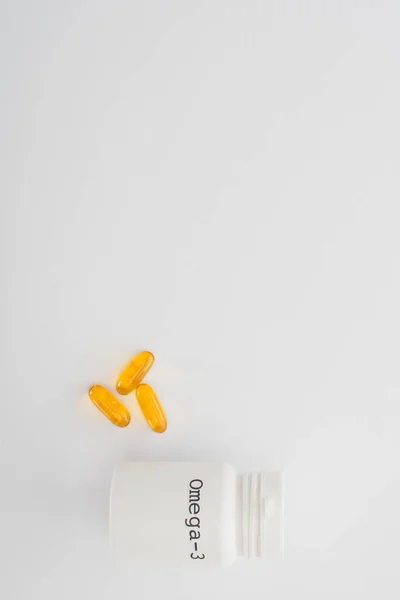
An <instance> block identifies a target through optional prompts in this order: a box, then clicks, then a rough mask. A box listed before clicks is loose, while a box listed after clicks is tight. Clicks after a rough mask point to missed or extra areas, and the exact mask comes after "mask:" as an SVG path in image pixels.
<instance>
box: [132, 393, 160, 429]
mask: <svg viewBox="0 0 400 600" xmlns="http://www.w3.org/2000/svg"><path fill="white" fill-rule="evenodd" d="M136 398H137V400H138V402H139V406H140V409H141V411H142V413H143V416H144V418H145V419H146V421H147V423H148V425H149V427H151V429H152V430H153V431H155V432H156V433H164V431H165V430H166V429H167V419H166V418H165V414H164V411H163V409H162V408H161V404H160V403H159V401H158V398H157V396H156V394H155V392H154V390H153V388H152V387H150V386H149V385H147V383H142V384H141V385H139V386H138V387H137V388H136Z"/></svg>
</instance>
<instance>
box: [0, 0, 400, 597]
mask: <svg viewBox="0 0 400 600" xmlns="http://www.w3.org/2000/svg"><path fill="white" fill-rule="evenodd" d="M0 23H1V25H0V27H1V36H0V39H1V45H2V52H1V56H2V77H1V83H0V86H1V98H2V100H1V102H2V112H1V120H2V123H3V126H2V136H1V147H2V153H3V159H2V166H3V171H4V172H3V175H2V179H1V242H2V250H3V252H2V277H1V292H2V293H1V302H2V311H1V325H2V335H1V364H2V374H3V377H2V392H1V403H2V409H3V410H2V415H1V419H0V435H1V454H0V457H1V458H0V460H1V500H0V502H1V524H0V526H1V535H0V552H1V556H0V559H1V562H0V564H1V571H2V573H1V577H0V595H1V597H2V598H6V599H7V600H12V599H14V598H17V599H25V598H29V599H30V600H37V599H40V600H54V598H57V599H58V600H64V599H70V598H74V599H76V600H83V599H87V598H90V599H92V598H93V599H94V598H95V599H96V600H103V599H105V600H111V599H112V600H115V599H117V598H119V597H132V598H146V600H147V599H148V600H155V599H158V598H167V599H171V600H172V599H174V600H180V599H182V600H184V599H185V600H186V599H187V598H189V597H190V598H191V600H200V599H204V598H205V597H210V598H221V597H227V598H228V597H229V598H235V599H236V598H237V599H239V598H243V597H250V598H252V599H256V598H260V599H261V598H266V597H269V598H274V599H278V600H281V599H282V600H292V599H293V598H297V599H303V598H304V599H307V600H313V599H316V600H317V599H318V600H320V598H324V599H325V600H330V599H335V600H336V599H337V598H338V597H340V598H342V599H346V600H347V599H352V598H361V597H362V598H366V597H368V598H377V597H385V600H390V599H392V598H393V599H394V598H396V599H398V598H399V594H400V575H399V534H400V511H399V504H400V343H399V336H400V317H399V312H400V268H399V261H400V236H399V217H400V209H399V198H400V194H399V193H400V179H399V159H400V152H399V135H400V119H399V106H400V84H399V72H400V69H399V67H400V38H399V35H398V32H399V24H400V6H399V3H398V2H396V1H395V0H393V1H392V2H390V1H387V2H386V1H383V2H370V3H366V2H362V1H361V0H359V1H356V0H350V1H348V0H347V1H346V2H344V1H339V2H318V1H316V0H315V1H314V2H312V1H305V2H297V1H295V0H293V1H292V2H289V1H283V2H228V1H225V2H223V1H220V2H219V1H217V2H199V3H195V2H178V1H169V2H164V1H161V0H160V1H159V2H155V1H150V2H145V1H143V2H129V1H119V0H116V1H115V2H110V1H108V0H107V1H106V0H100V1H99V0H96V1H95V0H88V1H85V2H82V1H81V0H79V2H78V1H72V0H71V1H70V2H61V1H58V2H46V1H45V0H38V1H37V2H28V1H26V2H22V1H16V2H11V1H6V2H3V3H2V5H1V18H0ZM143 348H148V349H150V350H151V351H153V352H154V354H155V356H156V365H155V367H154V369H153V371H152V372H151V376H150V377H149V379H148V380H149V382H151V383H153V384H154V386H155V387H156V388H157V391H158V393H159V397H160V399H161V400H162V402H163V405H164V408H165V411H166V413H167V415H168V418H169V429H168V432H167V433H166V434H165V435H162V436H157V435H154V434H153V433H152V432H151V431H150V430H148V429H147V428H146V426H145V424H144V423H143V421H142V419H141V417H140V416H139V414H138V411H137V407H136V406H135V403H134V400H133V399H129V400H128V404H129V406H130V407H131V408H132V411H133V423H132V425H131V426H130V427H128V428H127V429H126V430H124V431H121V430H119V429H117V428H113V427H112V426H111V425H110V424H109V423H108V422H107V421H106V420H105V419H104V418H103V417H102V415H101V414H100V413H98V412H96V410H95V409H94V408H93V407H92V406H90V405H89V403H88V402H87V401H86V400H83V399H82V397H83V394H84V392H85V391H86V389H87V388H88V386H89V385H90V384H93V383H96V382H97V383H102V384H106V385H109V386H112V385H113V382H114V381H115V375H116V372H117V371H118V369H119V368H120V367H121V365H122V364H123V363H124V362H125V361H126V360H127V359H128V358H129V357H130V355H131V354H132V353H133V352H135V351H137V350H141V349H143ZM129 459H133V460H135V459H140V460H160V459H161V460H164V459H165V460H173V459H178V460H179V459H186V460H210V459H211V460H224V461H228V462H230V463H232V464H233V465H235V467H236V468H237V469H238V470H241V471H248V470H250V469H252V468H255V469H271V468H278V469H279V468H283V469H285V472H286V500H287V502H286V526H287V536H286V556H287V560H286V561H285V562H284V563H282V564H277V565H270V564H268V563H267V564H265V563H263V562H261V561H257V560H256V561H248V562H243V563H242V564H240V565H237V566H236V567H234V568H233V569H230V570H229V571H215V572H213V573H211V574H207V575H204V576H202V577H197V578H196V579H193V576H192V575H191V574H190V573H185V572H163V573H161V574H159V573H157V574H155V573H152V572H146V571H143V570H139V569H137V570H136V571H134V572H132V576H131V577H127V578H126V577H121V576H120V575H119V574H118V573H116V572H115V571H114V569H113V567H112V566H111V565H110V561H109V555H108V552H107V504H108V492H109V484H110V477H111V473H112V469H113V467H114V465H115V463H116V462H117V461H119V460H129ZM155 575H159V577H158V578H155Z"/></svg>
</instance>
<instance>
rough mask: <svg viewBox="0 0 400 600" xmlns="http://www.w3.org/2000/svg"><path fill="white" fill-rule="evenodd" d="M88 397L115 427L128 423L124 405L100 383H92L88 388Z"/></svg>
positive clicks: (129, 418) (128, 419) (128, 415)
mask: <svg viewBox="0 0 400 600" xmlns="http://www.w3.org/2000/svg"><path fill="white" fill-rule="evenodd" d="M89 398H90V399H91V401H92V402H93V404H94V405H95V406H97V408H98V409H99V410H101V412H102V413H103V415H105V416H106V417H107V419H110V421H111V423H114V425H117V427H126V426H127V425H129V423H130V420H131V417H130V414H129V412H128V411H127V409H126V408H125V406H124V405H123V404H121V402H118V400H117V399H116V398H114V396H113V395H112V394H111V393H110V392H109V391H108V390H106V389H105V388H103V387H102V386H101V385H94V386H93V387H91V388H90V390H89Z"/></svg>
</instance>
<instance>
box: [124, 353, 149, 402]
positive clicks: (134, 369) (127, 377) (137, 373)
mask: <svg viewBox="0 0 400 600" xmlns="http://www.w3.org/2000/svg"><path fill="white" fill-rule="evenodd" d="M153 363H154V356H153V355H152V353H151V352H141V353H140V354H138V355H137V356H135V358H134V359H133V360H132V361H131V362H130V363H129V365H128V366H126V367H125V369H124V370H123V371H122V373H121V374H120V376H119V377H118V381H117V384H116V388H117V392H118V394H121V396H126V394H130V393H131V392H133V390H134V389H136V388H137V386H138V385H139V383H141V382H142V381H143V379H144V377H145V376H146V375H147V373H148V372H149V371H150V369H151V367H152V366H153Z"/></svg>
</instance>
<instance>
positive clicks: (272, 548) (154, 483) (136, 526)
mask: <svg viewBox="0 0 400 600" xmlns="http://www.w3.org/2000/svg"><path fill="white" fill-rule="evenodd" d="M110 540H111V548H112V551H113V553H114V555H115V557H116V559H117V563H118V564H131V565H132V564H138V563H143V562H145V563H146V562H147V563H151V564H153V565H154V564H162V565H168V566H189V565H192V566H193V567H196V568H204V567H206V566H225V565H230V564H232V563H233V562H234V561H235V560H236V558H237V557H239V556H244V557H247V558H253V557H262V556H266V557H271V558H279V557H283V482H282V475H281V474H280V473H266V472H259V473H245V474H243V475H238V474H237V473H236V471H235V469H233V467H231V466H229V465H225V464H218V463H191V462H155V463H154V462H147V463H146V462H144V463H143V462H137V463H135V462H126V463H121V464H119V465H118V466H117V467H116V468H115V472H114V476H113V481H112V485H111V501H110Z"/></svg>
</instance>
